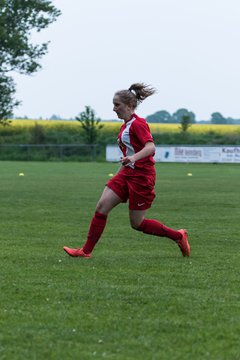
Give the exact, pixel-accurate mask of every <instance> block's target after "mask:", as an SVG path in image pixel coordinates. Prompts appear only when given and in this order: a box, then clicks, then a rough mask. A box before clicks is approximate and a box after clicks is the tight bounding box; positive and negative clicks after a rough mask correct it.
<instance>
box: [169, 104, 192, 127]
mask: <svg viewBox="0 0 240 360" xmlns="http://www.w3.org/2000/svg"><path fill="white" fill-rule="evenodd" d="M184 115H188V116H189V117H190V119H191V123H195V122H196V119H195V114H194V113H193V112H192V111H189V110H187V109H184V108H183V109H178V110H177V111H176V112H175V113H174V114H173V115H172V117H173V120H174V121H173V122H174V123H181V121H182V117H183V116H184Z"/></svg>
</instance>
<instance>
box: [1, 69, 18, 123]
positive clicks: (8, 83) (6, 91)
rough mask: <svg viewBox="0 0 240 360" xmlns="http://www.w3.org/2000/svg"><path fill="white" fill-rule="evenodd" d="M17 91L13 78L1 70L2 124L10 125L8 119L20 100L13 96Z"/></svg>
mask: <svg viewBox="0 0 240 360" xmlns="http://www.w3.org/2000/svg"><path fill="white" fill-rule="evenodd" d="M14 93H15V88H14V83H13V81H12V79H11V78H8V77H7V76H6V75H4V74H2V76H1V72H0V124H2V125H3V126H6V125H9V124H10V121H9V120H8V119H7V118H8V117H10V115H11V113H12V107H13V106H17V105H18V104H19V102H18V101H17V100H15V99H14V98H13V94H14Z"/></svg>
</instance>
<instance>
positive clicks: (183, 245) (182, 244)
mask: <svg viewBox="0 0 240 360" xmlns="http://www.w3.org/2000/svg"><path fill="white" fill-rule="evenodd" d="M178 231H179V232H180V233H181V234H182V238H181V239H180V240H177V241H176V242H177V244H178V246H179V248H180V250H181V252H182V255H183V256H190V245H189V243H188V233H187V231H186V230H185V229H181V230H178Z"/></svg>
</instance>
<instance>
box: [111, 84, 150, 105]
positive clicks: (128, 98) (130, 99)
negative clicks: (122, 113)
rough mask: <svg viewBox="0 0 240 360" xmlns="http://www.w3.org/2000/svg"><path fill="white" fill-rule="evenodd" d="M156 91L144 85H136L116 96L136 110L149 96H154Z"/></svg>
mask: <svg viewBox="0 0 240 360" xmlns="http://www.w3.org/2000/svg"><path fill="white" fill-rule="evenodd" d="M155 92H156V89H154V88H152V87H151V86H149V85H146V84H143V83H135V84H132V85H131V86H130V88H129V89H128V90H120V91H117V92H116V94H115V95H117V96H119V97H120V99H121V101H122V102H123V103H124V104H126V105H129V106H131V107H132V108H133V109H134V110H135V109H136V108H137V106H138V105H139V104H140V103H141V102H142V101H143V100H145V99H146V98H147V97H148V96H151V95H153V94H154V93H155Z"/></svg>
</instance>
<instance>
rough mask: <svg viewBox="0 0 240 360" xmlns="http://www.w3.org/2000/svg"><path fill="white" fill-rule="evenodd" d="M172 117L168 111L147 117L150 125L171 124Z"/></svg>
mask: <svg viewBox="0 0 240 360" xmlns="http://www.w3.org/2000/svg"><path fill="white" fill-rule="evenodd" d="M171 119H172V116H171V115H170V114H169V112H168V111H166V110H160V111H157V112H156V113H154V114H153V115H149V116H147V117H146V120H147V122H148V123H170V122H171Z"/></svg>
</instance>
